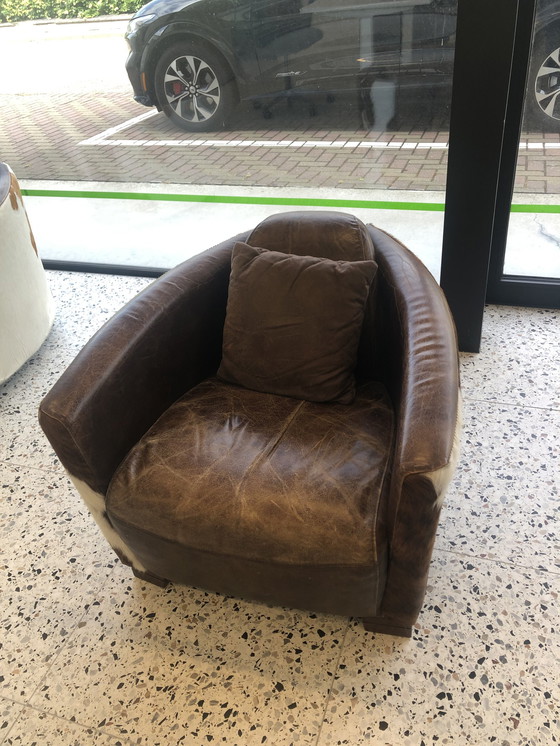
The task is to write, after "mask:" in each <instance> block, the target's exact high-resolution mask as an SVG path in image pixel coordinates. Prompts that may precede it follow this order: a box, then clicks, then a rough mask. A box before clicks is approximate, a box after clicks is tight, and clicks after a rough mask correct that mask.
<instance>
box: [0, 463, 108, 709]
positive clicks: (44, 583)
mask: <svg viewBox="0 0 560 746" xmlns="http://www.w3.org/2000/svg"><path fill="white" fill-rule="evenodd" d="M0 487H1V495H2V499H1V500H0V537H1V539H2V540H1V542H0V598H1V605H0V632H1V638H0V693H2V694H4V696H6V697H12V698H14V699H16V700H18V701H22V702H26V701H27V700H28V699H29V697H30V696H31V694H32V693H33V691H34V689H35V688H36V687H37V686H38V684H39V683H40V681H41V679H42V677H43V676H44V675H45V674H46V672H47V671H48V668H49V666H50V665H51V663H52V660H53V657H54V655H55V654H56V653H57V652H58V651H59V650H60V648H61V647H62V646H63V645H64V644H65V643H66V642H67V640H68V637H69V635H70V633H71V632H72V630H73V629H74V627H75V626H76V625H77V624H78V623H79V622H80V619H81V618H82V616H83V615H84V613H85V611H86V609H87V608H88V606H89V604H91V603H92V601H93V600H94V599H95V598H96V593H97V592H98V591H99V589H100V587H101V586H102V585H103V583H104V582H106V580H107V578H108V577H109V576H110V575H111V573H112V571H113V567H114V565H115V562H116V558H114V557H113V555H112V553H111V550H110V549H109V548H108V547H107V545H106V543H105V541H104V540H103V539H102V537H101V536H100V534H99V532H98V531H97V528H96V526H95V524H94V522H93V519H91V518H90V516H89V515H88V513H87V511H86V509H85V508H84V507H83V506H82V504H81V500H80V498H79V496H78V495H76V494H75V493H74V491H73V490H72V488H71V486H70V483H69V481H68V480H67V478H66V477H65V475H64V474H60V475H54V474H50V473H49V472H42V471H39V470H32V469H23V468H20V467H12V466H9V465H7V464H3V463H0Z"/></svg>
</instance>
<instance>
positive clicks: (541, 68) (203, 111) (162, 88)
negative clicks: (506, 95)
mask: <svg viewBox="0 0 560 746" xmlns="http://www.w3.org/2000/svg"><path fill="white" fill-rule="evenodd" d="M542 5H543V6H544V8H545V11H544V12H542V11H541V12H540V13H539V16H538V18H537V23H536V36H535V50H534V62H533V65H532V67H531V78H530V81H529V91H530V94H531V95H530V97H529V101H528V104H529V106H530V107H531V108H532V111H533V114H535V113H536V114H537V115H539V116H540V117H541V119H542V120H543V122H547V121H548V122H549V123H553V122H556V121H557V120H560V102H559V101H558V94H559V93H560V15H559V14H560V0H543V2H542ZM456 20H457V0H152V2H150V3H148V4H147V5H145V6H144V7H143V8H141V9H140V10H139V11H138V12H137V13H136V14H135V16H134V17H133V18H132V20H131V21H130V23H129V26H128V29H127V32H126V39H127V41H128V44H129V46H130V54H129V56H128V59H127V63H126V68H127V72H128V75H129V78H130V81H131V83H132V87H133V89H134V98H135V99H136V101H138V102H140V103H142V104H145V105H146V106H156V107H157V108H158V109H159V110H162V111H164V112H165V114H166V115H167V116H168V117H170V118H171V119H172V120H173V121H174V122H175V123H176V124H177V125H178V126H179V127H181V128H183V129H185V130H188V131H191V132H200V131H207V130H212V129H217V128H219V127H222V126H223V125H224V123H225V121H226V119H227V117H228V116H229V114H230V113H231V111H232V109H233V108H234V106H235V105H236V104H237V102H238V101H239V100H245V99H254V100H258V101H261V102H262V101H263V100H264V101H265V107H267V108H265V111H268V110H269V109H268V106H269V104H270V102H273V101H275V100H276V97H279V96H283V95H286V94H288V95H292V94H294V93H298V94H305V95H306V96H308V95H309V96H310V95H312V94H317V93H325V94H327V95H332V94H335V93H337V92H340V91H357V92H358V93H359V95H361V97H362V99H367V98H368V91H369V90H370V88H371V86H372V84H373V82H374V81H375V80H380V79H381V80H385V81H394V80H398V81H399V86H400V85H401V81H418V79H420V80H421V81H423V83H424V85H426V84H427V85H429V86H434V85H436V84H438V83H441V82H444V83H447V84H449V82H450V80H451V74H452V66H453V56H454V50H455V27H456ZM490 79H491V75H490V74H489V80H490ZM266 102H269V103H268V104H267V103H266ZM366 108H367V106H366Z"/></svg>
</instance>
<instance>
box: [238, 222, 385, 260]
mask: <svg viewBox="0 0 560 746" xmlns="http://www.w3.org/2000/svg"><path fill="white" fill-rule="evenodd" d="M247 243H248V244H250V245H251V246H259V247H261V248H264V249H269V250H271V251H281V252H283V253H285V254H298V255H300V256H320V257H324V258H325V259H333V260H335V261H338V260H345V261H349V262H353V261H359V260H362V259H375V256H374V249H373V243H372V240H371V237H370V235H369V233H368V231H367V228H366V226H365V225H364V224H363V223H362V221H361V220H358V218H356V217H354V215H346V214H345V213H343V212H327V211H308V212H303V211H301V212H287V213H280V214H278V215H271V216H270V217H268V218H266V219H265V220H263V221H262V222H261V223H259V225H257V227H256V228H255V229H254V230H253V231H251V233H250V234H249V238H248V239H247Z"/></svg>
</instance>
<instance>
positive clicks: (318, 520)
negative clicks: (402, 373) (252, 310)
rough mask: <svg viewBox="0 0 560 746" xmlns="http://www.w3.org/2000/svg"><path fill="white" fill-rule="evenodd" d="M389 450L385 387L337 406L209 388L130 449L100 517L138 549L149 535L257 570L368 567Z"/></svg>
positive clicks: (375, 553)
mask: <svg viewBox="0 0 560 746" xmlns="http://www.w3.org/2000/svg"><path fill="white" fill-rule="evenodd" d="M392 441H393V413H392V409H391V404H390V402H389V400H388V397H387V394H386V393H385V390H384V388H383V386H382V385H381V384H377V383H368V384H365V385H362V386H360V387H358V391H357V396H356V398H355V400H354V402H353V403H352V404H351V405H341V404H318V403H313V402H307V401H300V400H297V399H292V398H289V397H283V396H277V395H273V394H263V393H258V392H254V391H251V390H247V389H244V388H241V387H238V386H235V385H231V384H228V383H225V382H222V381H220V380H219V379H217V378H211V379H208V380H206V381H204V382H203V383H202V384H199V385H198V386H196V387H195V388H194V389H191V391H189V392H188V393H187V394H186V395H185V396H183V397H182V398H180V399H179V400H178V401H177V402H175V404H173V405H172V406H171V407H170V408H169V409H168V410H167V411H166V412H165V413H164V414H163V415H162V416H161V417H160V419H159V420H158V421H157V422H156V423H155V425H153V426H152V428H151V429H150V430H149V431H148V432H147V433H146V435H145V436H144V437H143V438H142V439H141V440H140V441H139V443H138V444H137V445H136V446H135V447H134V448H133V449H132V450H131V452H130V453H129V454H128V456H127V457H126V459H125V460H124V461H123V463H122V464H121V465H120V467H119V468H118V470H117V471H116V473H115V475H114V477H113V480H112V482H111V484H110V486H109V490H108V494H107V512H108V515H109V519H110V520H111V522H112V523H113V524H114V525H116V526H117V527H118V530H119V531H121V532H122V533H124V534H126V535H127V537H128V540H129V542H132V543H133V544H134V545H135V546H137V547H138V548H140V551H142V547H146V546H147V545H150V537H153V541H152V542H151V543H152V546H153V549H155V545H154V542H156V544H157V547H158V548H157V552H173V551H174V550H173V547H177V546H181V547H187V548H189V550H193V551H194V552H197V551H198V552H200V551H202V552H208V553H212V554H213V555H216V554H219V555H222V556H224V557H225V556H227V557H232V558H238V559H243V560H247V561H250V562H257V563H263V562H265V563H275V564H283V565H298V566H301V565H307V566H323V567H326V566H361V567H368V568H370V569H371V568H375V567H376V566H377V564H378V563H379V562H380V558H381V561H382V562H383V558H384V554H385V547H384V546H380V544H379V539H378V533H379V531H380V524H381V523H382V521H380V520H379V513H380V511H381V510H383V509H384V498H385V497H386V490H387V482H388V478H387V473H388V468H389V454H390V452H391V446H392ZM182 575H183V573H182V571H181V569H180V568H177V577H182ZM171 579H173V578H171Z"/></svg>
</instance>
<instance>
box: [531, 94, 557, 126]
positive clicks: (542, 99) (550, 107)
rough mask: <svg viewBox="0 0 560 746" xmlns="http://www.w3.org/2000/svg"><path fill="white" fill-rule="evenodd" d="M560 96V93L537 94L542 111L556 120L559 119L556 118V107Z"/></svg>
mask: <svg viewBox="0 0 560 746" xmlns="http://www.w3.org/2000/svg"><path fill="white" fill-rule="evenodd" d="M559 95H560V91H554V92H553V93H538V92H537V94H536V96H537V102H538V104H539V106H540V107H541V109H542V110H543V111H544V113H545V114H547V115H548V116H549V117H553V118H554V119H557V118H558V117H555V116H554V108H555V106H556V101H557V99H558V96H559Z"/></svg>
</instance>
